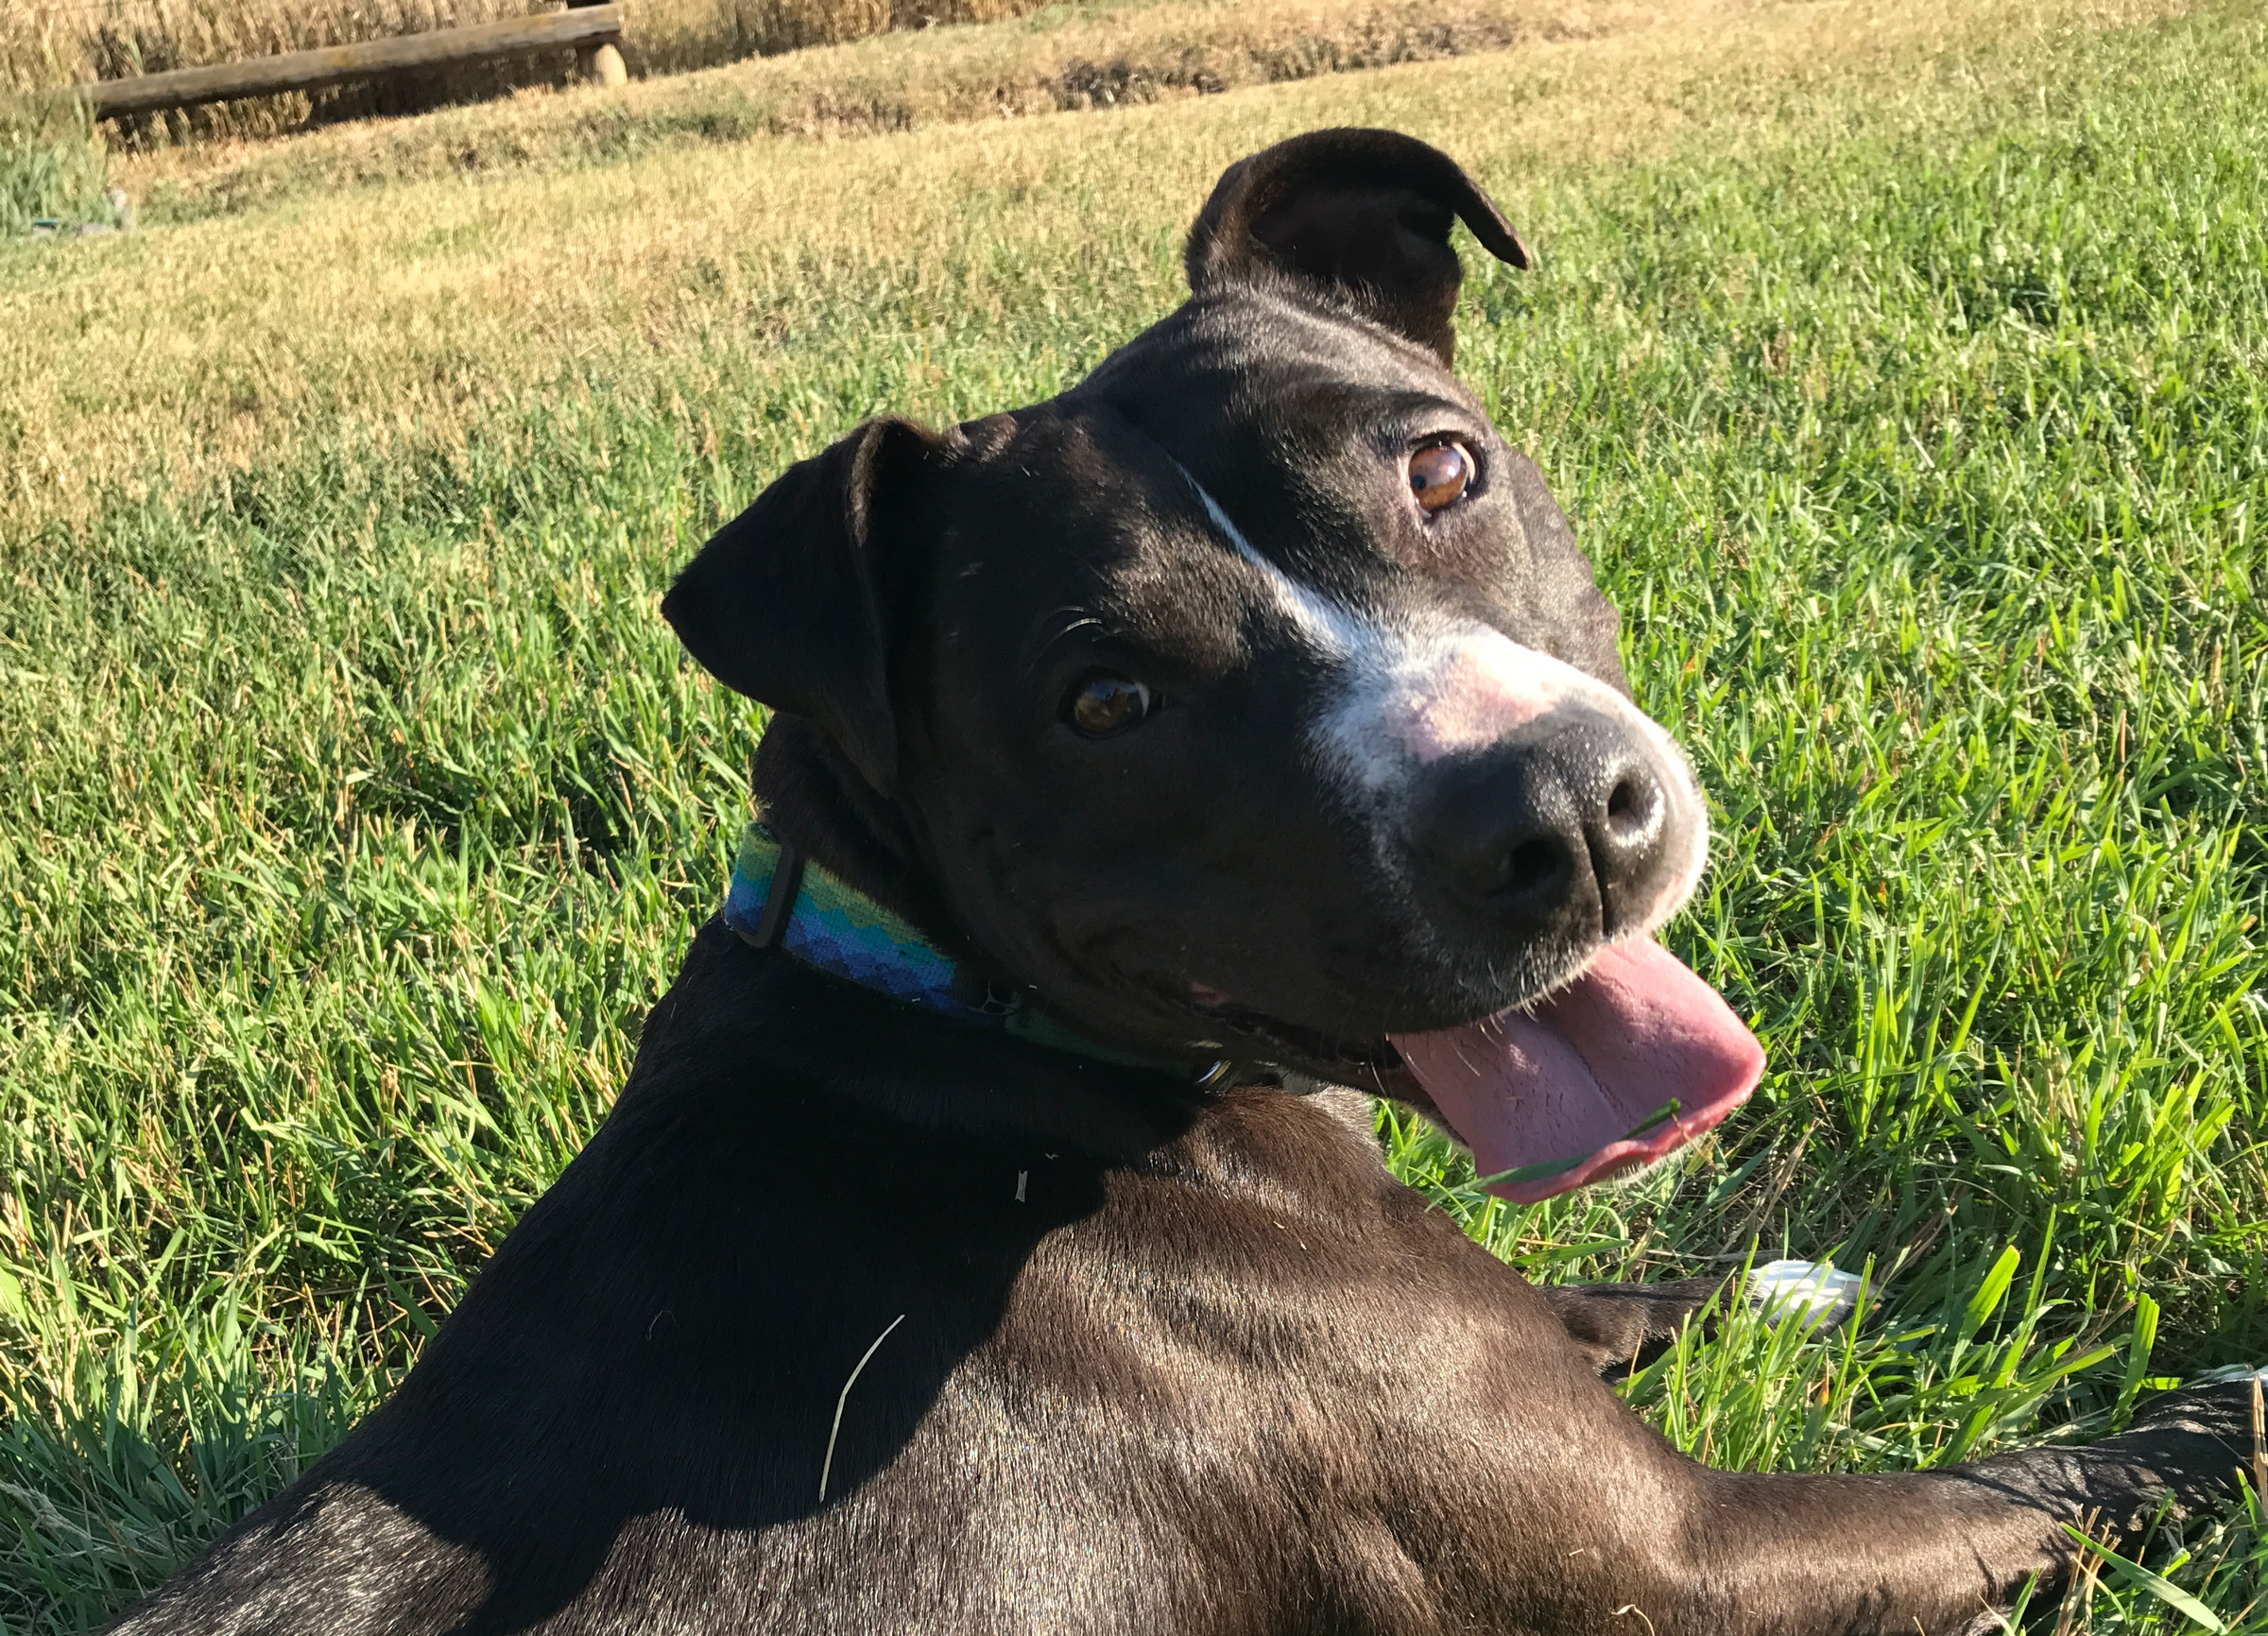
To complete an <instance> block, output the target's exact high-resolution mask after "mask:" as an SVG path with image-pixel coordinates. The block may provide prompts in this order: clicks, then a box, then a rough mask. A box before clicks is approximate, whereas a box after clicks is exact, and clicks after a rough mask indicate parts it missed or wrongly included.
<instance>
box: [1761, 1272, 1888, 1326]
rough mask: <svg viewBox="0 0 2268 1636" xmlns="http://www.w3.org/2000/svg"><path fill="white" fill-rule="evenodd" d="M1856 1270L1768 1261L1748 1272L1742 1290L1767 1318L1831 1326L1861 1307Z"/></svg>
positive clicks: (1807, 1324)
mask: <svg viewBox="0 0 2268 1636" xmlns="http://www.w3.org/2000/svg"><path fill="white" fill-rule="evenodd" d="M1861 1282H1862V1280H1861V1279H1860V1277H1859V1275H1858V1274H1857V1273H1855V1272H1845V1271H1844V1270H1843V1269H1842V1268H1841V1267H1839V1266H1830V1264H1828V1263H1826V1262H1819V1261H1768V1262H1766V1263H1765V1264H1764V1265H1763V1266H1760V1267H1756V1268H1754V1269H1753V1270H1752V1271H1750V1273H1749V1274H1748V1282H1747V1283H1746V1284H1745V1285H1744V1286H1743V1290H1742V1293H1743V1294H1744V1295H1745V1296H1747V1298H1748V1300H1749V1303H1750V1304H1751V1305H1753V1306H1754V1307H1755V1308H1756V1309H1757V1310H1758V1311H1759V1312H1761V1313H1762V1314H1763V1315H1764V1316H1765V1317H1768V1318H1774V1319H1778V1320H1782V1321H1785V1320H1788V1319H1793V1320H1795V1322H1798V1323H1801V1324H1803V1325H1804V1326H1805V1327H1807V1328H1813V1329H1831V1328H1833V1327H1834V1326H1835V1325H1837V1324H1839V1323H1842V1322H1844V1321H1845V1320H1846V1319H1847V1318H1848V1317H1850V1315H1851V1314H1852V1313H1853V1312H1856V1311H1857V1310H1858V1305H1859V1285H1860V1283H1861Z"/></svg>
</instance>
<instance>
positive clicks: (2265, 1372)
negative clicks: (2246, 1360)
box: [2190, 1364, 2268, 1386]
mask: <svg viewBox="0 0 2268 1636" xmlns="http://www.w3.org/2000/svg"><path fill="white" fill-rule="evenodd" d="M2224 1381H2259V1382H2260V1383H2261V1384H2263V1385H2268V1368H2255V1367H2254V1366H2253V1365H2251V1364H2223V1365H2222V1366H2221V1367H2220V1368H2219V1369H2207V1370H2206V1371H2205V1373H2203V1374H2201V1375H2199V1376H2198V1377H2197V1378H2196V1379H2195V1380H2193V1381H2191V1383H2190V1384H2191V1386H2219V1385H2220V1384H2221V1383H2222V1382H2224Z"/></svg>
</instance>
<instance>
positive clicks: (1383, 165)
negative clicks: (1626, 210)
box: [1182, 129, 1528, 365]
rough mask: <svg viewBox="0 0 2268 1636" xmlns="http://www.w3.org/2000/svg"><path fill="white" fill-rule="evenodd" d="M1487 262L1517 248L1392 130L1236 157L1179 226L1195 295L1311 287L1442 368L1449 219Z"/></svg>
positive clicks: (1523, 261) (1453, 294) (1452, 340)
mask: <svg viewBox="0 0 2268 1636" xmlns="http://www.w3.org/2000/svg"><path fill="white" fill-rule="evenodd" d="M1460 216H1461V217H1463V218H1464V222H1465V225H1466V226H1467V227H1469V228H1470V229H1471V230H1472V235H1473V237H1475V238H1477V239H1479V240H1480V241H1481V244H1482V245H1483V247H1484V248H1486V250H1488V252H1489V253H1490V254H1492V255H1494V256H1495V257H1496V258H1497V259H1498V260H1499V261H1506V262H1510V263H1511V264H1512V265H1513V266H1514V267H1526V266H1527V265H1528V250H1527V247H1526V246H1525V245H1523V244H1521V242H1520V234H1518V233H1516V232H1513V231H1512V224H1511V223H1510V222H1508V221H1506V220H1505V219H1504V218H1503V213H1502V212H1500V211H1499V210H1498V209H1497V208H1496V205H1495V203H1494V202H1493V201H1492V200H1491V199H1490V198H1488V196H1487V195H1486V194H1485V193H1483V192H1482V191H1481V190H1480V188H1479V187H1478V186H1476V185H1475V184H1474V182H1473V181H1472V179H1471V178H1470V177H1469V176H1467V175H1466V174H1465V172H1464V171H1463V170H1461V169H1460V168H1458V165H1457V163H1456V161H1455V160H1453V159H1452V158H1450V157H1449V155H1447V154H1446V153H1443V152H1442V151H1441V150H1440V149H1439V148H1436V147H1429V146H1426V145H1425V144H1424V143H1422V142H1419V141H1418V140H1417V138H1416V137H1414V136H1404V135H1402V134H1401V133H1400V131H1398V130H1362V129H1336V130H1311V131H1309V132H1308V133H1307V134H1306V135H1305V136H1295V137H1293V138H1292V139H1291V140H1290V141H1288V142H1280V143H1278V144H1277V145H1276V146H1273V147H1267V148H1263V149H1262V150H1261V151H1260V152H1258V153H1255V154H1253V155H1252V156H1251V157H1250V158H1248V159H1240V160H1238V161H1237V162H1236V163H1235V164H1232V165H1230V166H1229V168H1228V169H1227V170H1226V171H1225V172H1223V173H1222V175H1221V180H1220V181H1219V182H1217V183H1216V184H1215V185H1214V187H1213V190H1212V197H1211V198H1209V199H1207V200H1206V201H1205V208H1204V209H1203V210H1202V211H1200V212H1198V213H1197V220H1196V225H1195V226H1194V227H1192V228H1191V229H1190V230H1189V244H1188V246H1187V248H1186V249H1185V250H1183V252H1182V260H1183V263H1184V265H1186V266H1187V267H1188V269H1189V287H1190V288H1191V289H1192V290H1193V291H1195V292H1197V293H1198V294H1202V293H1204V291H1205V290H1206V289H1208V288H1209V287H1211V285H1213V284H1218V283H1222V282H1225V281H1229V280H1233V279H1236V278H1240V277H1244V278H1248V277H1251V276H1253V274H1254V272H1255V271H1256V270H1258V269H1261V268H1266V269H1270V270H1272V271H1274V272H1277V273H1280V274H1288V275H1290V276H1291V277H1293V278H1296V279H1299V280H1303V281H1305V282H1307V283H1310V284H1317V285H1320V286H1322V287H1323V288H1324V289H1326V290H1328V291H1330V292H1331V293H1332V294H1333V295H1334V296H1336V297H1337V298H1338V299H1340V300H1342V301H1347V302H1349V303H1350V304H1351V305H1353V306H1354V307H1355V308H1356V309H1357V310H1358V311H1360V312H1361V313H1363V314H1364V315H1365V316H1366V317H1367V318H1372V319H1377V320H1378V321H1379V322H1381V323H1383V324H1385V325H1386V326H1387V327H1389V328H1391V329H1395V330H1399V331H1400V332H1401V333H1402V334H1403V335H1405V336H1409V337H1410V338H1411V339H1412V340H1414V341H1417V342H1419V343H1421V344H1422V345H1425V346H1428V347H1431V348H1432V349H1433V350H1434V351H1435V353H1438V354H1440V358H1441V362H1442V363H1443V364H1444V365H1446V364H1449V363H1450V362H1452V354H1453V353H1454V351H1455V348H1456V332H1455V331H1454V330H1453V329H1452V327H1451V324H1450V319H1451V316H1452V314H1453V313H1454V312H1455V311H1456V305H1457V285H1458V283H1459V282H1460V280H1461V279H1462V278H1463V276H1464V269H1463V268H1462V267H1459V266H1458V264H1457V252H1456V251H1455V250H1452V249H1450V247H1449V230H1450V227H1451V226H1452V223H1454V222H1455V221H1456V220H1457V218H1459V217H1460Z"/></svg>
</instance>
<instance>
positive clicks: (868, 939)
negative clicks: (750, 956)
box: [724, 823, 1230, 1089]
mask: <svg viewBox="0 0 2268 1636" xmlns="http://www.w3.org/2000/svg"><path fill="white" fill-rule="evenodd" d="M724 918H725V924H726V925H728V926H730V927H731V928H732V930H733V931H735V932H737V933H738V934H739V935H740V937H741V939H742V940H743V941H744V942H747V943H749V944H751V945H753V946H754V947H757V948H771V947H778V948H780V949H782V950H784V951H785V952H786V953H788V954H789V955H792V956H795V957H796V958H797V959H799V960H800V961H802V962H803V963H804V964H805V965H807V966H812V967H816V969H817V970H819V971H822V972H825V973H828V974H829V975H831V976H835V977H840V978H842V979H843V980H844V981H845V982H850V983H856V984H857V985H858V986H859V987H860V988H862V989H870V990H873V991H875V992H876V993H879V994H887V995H888V996H889V997H890V998H891V999H893V1000H898V1001H901V1002H902V1003H903V1004H905V1005H909V1006H914V1007H919V1009H921V1010H924V1011H928V1012H930V1013H931V1014H933V1015H936V1016H940V1017H950V1018H952V1019H953V1020H954V1021H955V1022H958V1023H965V1024H968V1025H971V1026H972V1027H978V1028H986V1029H990V1030H993V1031H995V1032H998V1033H1004V1034H1006V1035H1008V1036H1010V1037H1011V1038H1014V1039H1018V1040H1022V1041H1025V1042H1029V1043H1031V1044H1034V1045H1043V1046H1046V1047H1047V1048H1048V1049H1049V1050H1051V1051H1063V1052H1068V1053H1070V1054H1071V1055H1073V1056H1077V1057H1090V1058H1092V1059H1095V1060H1096V1061H1100V1062H1108V1063H1111V1064H1112V1065H1114V1066H1116V1067H1121V1068H1145V1069H1149V1070H1151V1071H1153V1072H1156V1073H1161V1074H1171V1075H1173V1076H1175V1077H1177V1078H1181V1079H1187V1080H1189V1081H1191V1082H1193V1083H1194V1084H1197V1085H1201V1086H1204V1087H1206V1088H1208V1089H1211V1088H1215V1087H1218V1086H1219V1085H1222V1084H1224V1083H1226V1082H1227V1080H1228V1078H1229V1072H1230V1067H1229V1062H1228V1061H1227V1060H1226V1059H1221V1060H1207V1059H1193V1058H1163V1057H1152V1056H1146V1055H1143V1054H1142V1053H1140V1052H1133V1051H1124V1050H1121V1049H1119V1048H1118V1047H1116V1046H1114V1045H1107V1044H1104V1043H1103V1042H1101V1041H1098V1040H1090V1039H1088V1038H1087V1037H1086V1036H1085V1035H1083V1034H1081V1033H1079V1032H1078V1031H1077V1030H1075V1029H1073V1028H1070V1027H1067V1026H1065V1025H1063V1024H1061V1023H1059V1022H1057V1020H1056V1019H1055V1018H1053V1017H1051V1016H1049V1015H1048V1014H1047V1013H1046V1012H1045V1011H1042V1010H1041V1009H1040V1007H1037V1006H1033V1005H1030V1004H1028V1003H1027V1002H1026V1001H1025V1000H1024V998H1023V996H1022V995H1021V994H1018V993H1014V992H1007V993H1004V992H1002V991H1001V990H999V989H998V988H995V987H991V986H989V985H988V984H986V983H985V982H984V981H983V979H981V978H979V977H978V976H977V975H976V974H975V973H972V972H971V971H970V970H969V969H968V968H967V967H965V966H963V965H962V964H961V963H960V961H958V960H956V959H955V958H954V956H951V955H949V954H947V953H946V952H945V951H944V950H943V949H940V948H938V947H937V945H936V944H935V943H933V942H931V941H930V940H929V939H927V938H926V937H924V936H923V935H922V934H921V933H920V931H919V929H917V928H916V927H915V926H914V924H913V922H912V921H908V920H906V919H905V917H904V916H902V915H900V914H897V913H895V912H894V911H892V910H890V909H887V908H885V907H884V906H883V905H882V904H878V903H876V902H875V901H874V900H873V899H872V898H869V897H868V896H867V895H866V894H865V893H864V892H862V891H860V890H858V888H857V887H853V886H851V884H850V883H849V882H847V881H845V880H843V879H842V878H841V877H840V876H839V875H836V874H834V873H833V872H832V871H831V870H828V869H826V868H825V867H824V866H823V865H820V864H816V863H813V862H811V861H810V860H809V859H807V858H804V857H802V856H801V855H800V854H799V853H798V852H795V850H794V849H792V848H790V847H788V846H786V845H784V844H782V841H781V840H780V838H779V837H778V836H777V835H773V834H772V832H771V831H770V830H768V829H766V828H765V826H764V825H763V824H761V823H750V824H749V825H748V826H747V828H746V829H744V830H742V831H741V832H740V852H739V855H738V856H737V857H735V858H734V859H733V863H732V879H731V882H730V885H729V886H727V887H726V889H725V906H724Z"/></svg>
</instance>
